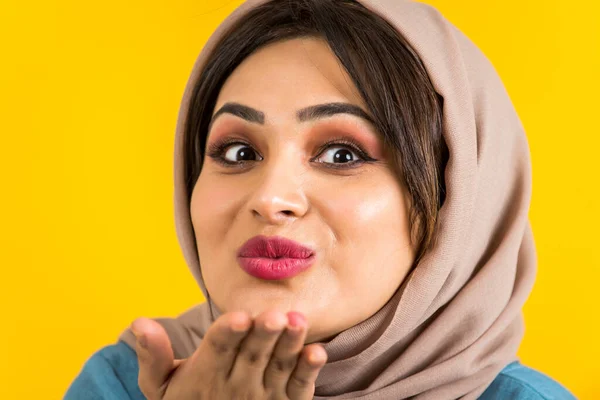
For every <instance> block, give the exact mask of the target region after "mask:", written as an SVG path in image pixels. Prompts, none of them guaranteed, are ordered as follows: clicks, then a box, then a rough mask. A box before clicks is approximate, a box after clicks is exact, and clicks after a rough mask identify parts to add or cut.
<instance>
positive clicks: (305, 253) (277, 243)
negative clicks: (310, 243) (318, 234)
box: [237, 235, 314, 259]
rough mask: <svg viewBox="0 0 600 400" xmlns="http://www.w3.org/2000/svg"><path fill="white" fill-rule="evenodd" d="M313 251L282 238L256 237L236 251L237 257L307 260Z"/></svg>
mask: <svg viewBox="0 0 600 400" xmlns="http://www.w3.org/2000/svg"><path fill="white" fill-rule="evenodd" d="M313 254H314V250H313V249H311V248H310V247H307V246H304V245H302V244H300V243H298V242H295V241H293V240H291V239H287V238H285V237H282V236H265V235H258V236H254V237H252V238H250V239H249V240H247V241H246V243H244V244H243V245H242V246H241V247H240V248H239V250H238V253H237V256H238V257H244V258H246V257H248V258H272V259H279V258H299V259H304V258H309V257H311V256H312V255H313Z"/></svg>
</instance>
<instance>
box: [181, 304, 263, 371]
mask: <svg viewBox="0 0 600 400" xmlns="http://www.w3.org/2000/svg"><path fill="white" fill-rule="evenodd" d="M251 327H252V319H251V317H250V315H249V314H248V313H246V312H243V311H232V312H228V313H226V314H223V315H221V316H220V317H219V318H217V320H216V321H215V322H214V323H213V324H212V325H211V326H210V327H209V328H208V331H207V332H206V335H205V336H204V338H203V339H202V342H201V343H200V346H198V349H196V351H195V352H194V354H193V355H192V357H190V360H189V361H190V363H191V364H190V367H191V370H192V371H193V372H192V373H193V375H194V376H196V377H198V379H199V380H201V381H203V382H210V381H213V380H214V379H219V380H221V381H223V382H224V381H225V380H226V379H227V377H228V376H229V373H230V371H231V368H232V366H233V363H234V361H235V358H236V355H237V353H238V350H239V347H240V343H241V342H242V340H243V339H244V338H245V337H246V335H247V334H248V331H249V330H250V328H251Z"/></svg>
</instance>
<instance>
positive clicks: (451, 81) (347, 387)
mask: <svg viewBox="0 0 600 400" xmlns="http://www.w3.org/2000/svg"><path fill="white" fill-rule="evenodd" d="M264 1H265V0H248V1H246V2H245V3H244V4H242V5H241V6H240V7H238V8H237V9H236V10H235V11H234V12H233V13H232V14H231V15H230V16H229V17H227V19H226V20H225V21H224V22H223V23H222V24H221V25H220V26H219V27H218V29H217V30H216V31H215V32H214V33H213V35H212V36H211V37H210V39H209V41H208V43H207V44H206V46H205V47H204V49H203V50H202V52H201V53H200V55H199V56H198V58H197V60H196V63H195V65H194V67H193V71H192V73H191V76H190V77H189V80H188V83H187V87H186V88H185V93H184V95H183V100H182V103H181V108H180V111H179V117H178V121H177V131H176V137H175V154H174V156H175V160H174V161H175V166H174V167H175V194H174V197H175V218H176V227H177V235H178V238H179V242H180V244H181V247H182V250H183V253H184V255H185V259H186V261H187V263H188V265H189V268H190V270H191V271H192V274H193V275H194V277H195V278H196V280H197V281H198V284H199V285H200V287H201V288H202V291H203V293H204V296H205V298H207V291H206V287H205V285H204V281H203V279H202V275H201V273H200V264H199V260H198V254H197V252H196V248H195V245H194V233H193V229H192V224H191V220H190V215H189V214H190V210H189V204H188V203H187V200H186V196H185V185H184V182H183V161H182V160H183V157H182V154H183V140H182V139H183V126H184V120H185V117H186V113H187V111H188V104H189V101H190V95H191V91H192V90H191V89H192V86H193V83H194V82H195V81H196V80H197V78H198V76H199V75H200V71H201V69H202V68H203V65H204V63H205V61H206V59H207V56H208V54H209V53H210V52H211V51H212V50H213V48H214V46H215V44H216V42H217V41H218V40H219V38H220V37H221V36H222V35H223V34H224V31H225V30H226V29H227V28H228V27H229V26H230V25H231V24H232V23H233V22H234V21H235V20H237V19H238V18H240V16H242V15H243V14H245V13H246V12H247V11H248V10H250V9H251V8H253V7H256V6H257V5H259V4H261V3H263V2H264ZM360 3H362V4H363V5H364V6H366V7H367V8H369V9H370V10H372V11H373V12H375V13H377V14H379V15H381V16H382V17H384V18H386V19H387V20H388V21H389V22H390V23H391V24H392V25H393V26H395V27H396V29H397V30H398V31H399V32H400V34H402V35H404V37H405V38H406V39H407V40H408V42H409V43H410V44H411V45H412V47H413V48H414V49H415V50H416V52H417V54H418V55H419V56H420V58H421V60H422V61H423V63H424V65H425V67H426V69H427V72H428V73H429V76H430V78H431V80H432V82H433V85H434V87H435V89H436V91H437V92H438V93H439V94H441V95H442V96H443V97H444V99H445V101H444V108H443V114H444V119H443V128H444V132H443V135H444V138H445V141H446V143H447V145H448V148H449V151H450V159H449V162H448V165H447V168H446V171H445V180H446V189H447V196H446V200H445V203H444V206H443V207H442V208H441V211H440V218H441V221H442V223H441V229H440V231H439V240H438V243H437V245H436V246H435V247H434V248H433V249H432V250H431V251H430V252H429V253H428V254H427V255H426V256H425V257H424V258H423V259H422V261H421V262H420V264H419V265H418V267H417V268H416V269H415V270H414V272H413V273H412V274H411V275H409V276H408V277H407V278H406V280H405V281H404V283H403V284H402V286H401V287H400V288H399V290H398V291H397V292H396V294H395V295H394V296H393V297H392V299H391V300H390V301H389V302H388V303H387V304H386V305H385V306H384V307H383V308H382V309H381V310H379V311H378V312H377V313H376V314H375V315H373V316H371V317H370V318H369V319H367V320H366V321H364V322H362V323H360V324H358V325H356V326H353V327H351V328H349V329H347V330H346V331H343V332H341V333H339V334H338V335H337V336H335V337H334V338H333V339H331V340H330V341H328V342H322V343H323V345H324V347H325V349H326V351H327V354H328V356H329V360H328V362H327V364H326V365H325V366H324V368H323V369H322V370H321V373H320V374H319V377H318V379H317V382H316V390H315V399H326V398H339V399H344V398H353V399H354V398H357V399H358V398H359V399H365V400H367V399H377V400H387V399H389V400H392V399H393V400H399V399H407V398H414V399H423V400H424V399H435V400H444V399H456V398H462V399H475V398H477V397H478V396H479V395H481V393H483V391H484V390H485V389H486V388H487V387H488V386H489V385H490V383H491V382H492V381H493V380H494V378H495V377H496V375H497V374H498V373H499V372H500V371H501V370H502V369H503V368H504V367H505V366H506V365H507V364H508V363H510V362H511V361H514V360H516V359H517V357H516V351H517V349H518V347H519V344H520V342H521V339H522V336H523V332H524V323H523V318H522V313H521V308H522V306H523V303H524V302H525V300H526V299H527V297H528V295H529V293H530V291H531V289H532V286H533V283H534V280H535V273H536V252H535V245H534V241H533V236H532V232H531V227H530V224H529V221H528V210H529V203H530V197H531V164H530V156H529V147H528V143H527V139H526V136H525V133H524V130H523V126H522V125H521V122H520V120H519V117H518V116H517V113H516V112H515V109H514V107H513V105H512V103H511V101H510V99H509V96H508V94H507V92H506V90H505V88H504V85H503V83H502V81H501V80H500V78H499V77H498V74H497V73H496V71H495V70H494V68H493V66H492V65H491V64H490V62H489V61H488V59H487V58H486V57H485V56H484V55H483V54H482V53H481V51H480V50H479V49H478V48H477V47H476V46H475V45H474V44H473V43H472V42H471V41H470V40H469V39H468V38H467V37H466V36H465V35H464V34H463V33H461V32H460V31H459V30H458V29H457V28H456V27H454V26H453V25H452V24H451V23H450V22H449V21H448V20H446V19H445V18H444V17H443V16H442V15H441V14H440V13H439V12H438V11H437V10H435V9H434V8H433V7H431V6H428V5H425V4H421V3H415V2H412V1H406V0H360ZM211 314H212V315H211ZM219 315H221V312H220V310H218V309H217V308H216V307H215V306H214V304H212V303H211V302H210V303H209V302H204V303H202V304H200V305H197V306H195V307H193V308H191V309H190V310H188V311H186V312H185V313H183V314H182V315H180V316H179V317H177V318H156V319H155V320H156V321H158V322H159V323H161V324H162V325H163V326H164V327H165V329H166V331H167V333H168V334H169V337H170V339H171V342H172V346H173V351H174V354H175V357H176V358H185V357H188V356H190V355H191V354H192V353H193V352H194V351H195V349H196V348H197V347H198V345H199V343H200V342H201V341H202V338H203V336H204V334H205V332H206V331H207V329H208V327H209V326H210V324H211V323H212V321H213V318H216V317H218V316H219ZM120 339H121V340H124V341H125V342H127V343H128V344H129V345H131V346H132V347H134V348H135V337H134V335H133V334H132V332H131V331H130V330H129V329H128V330H126V331H125V332H123V333H122V335H121V336H120Z"/></svg>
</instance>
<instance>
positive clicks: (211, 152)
mask: <svg viewBox="0 0 600 400" xmlns="http://www.w3.org/2000/svg"><path fill="white" fill-rule="evenodd" d="M232 145H244V146H247V147H249V148H251V149H252V151H254V152H255V153H257V154H258V152H256V150H254V148H253V147H252V145H250V144H249V143H247V142H245V141H242V140H239V139H224V140H221V141H218V142H216V143H212V144H211V145H210V146H208V149H207V152H206V155H207V156H208V157H210V158H212V159H213V160H215V161H216V162H218V163H219V164H221V165H223V166H225V167H230V168H242V167H244V166H245V164H246V163H248V162H253V161H254V160H252V161H249V160H245V161H244V160H242V161H238V162H232V161H228V160H226V159H225V158H224V157H223V154H224V153H225V150H226V149H227V148H228V147H229V146H232ZM334 146H340V147H346V148H347V149H349V150H351V151H353V152H354V153H355V154H356V155H358V156H359V157H360V159H359V160H354V161H351V162H348V163H338V164H335V163H325V162H320V163H319V164H323V165H324V166H326V167H327V168H331V169H350V168H354V167H356V166H358V165H359V164H363V163H368V162H373V161H377V160H376V159H374V158H372V157H370V156H369V155H368V154H367V152H366V151H365V150H363V148H362V146H361V145H360V144H359V143H358V142H357V141H356V140H354V139H353V138H349V137H346V136H343V137H336V138H333V139H331V140H328V141H327V142H325V143H323V144H322V145H321V147H319V151H318V153H317V156H316V157H315V158H318V157H320V156H321V155H322V154H323V153H324V152H325V150H327V148H329V147H334Z"/></svg>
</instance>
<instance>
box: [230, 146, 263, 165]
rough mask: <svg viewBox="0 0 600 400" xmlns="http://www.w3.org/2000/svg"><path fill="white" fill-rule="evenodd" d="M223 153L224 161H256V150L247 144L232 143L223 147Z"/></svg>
mask: <svg viewBox="0 0 600 400" xmlns="http://www.w3.org/2000/svg"><path fill="white" fill-rule="evenodd" d="M225 149H226V151H225V152H224V153H225V154H224V155H223V158H224V159H225V161H227V162H230V163H238V162H240V161H256V160H257V157H256V152H255V151H254V150H253V149H252V148H251V147H250V146H248V145H245V144H234V145H231V146H228V147H226V148H225Z"/></svg>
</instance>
